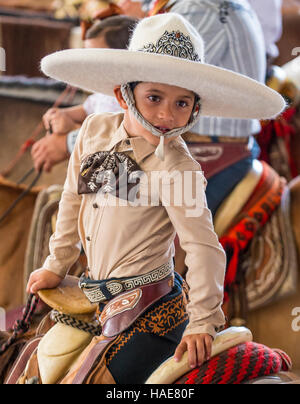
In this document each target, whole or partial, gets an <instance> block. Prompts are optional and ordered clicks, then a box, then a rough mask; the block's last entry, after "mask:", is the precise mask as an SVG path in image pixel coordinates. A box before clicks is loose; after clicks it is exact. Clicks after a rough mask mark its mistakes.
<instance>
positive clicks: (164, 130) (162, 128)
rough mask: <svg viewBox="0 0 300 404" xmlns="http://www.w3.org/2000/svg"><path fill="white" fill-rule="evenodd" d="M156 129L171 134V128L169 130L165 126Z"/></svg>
mask: <svg viewBox="0 0 300 404" xmlns="http://www.w3.org/2000/svg"><path fill="white" fill-rule="evenodd" d="M155 128H156V129H158V130H159V131H161V132H162V133H163V134H165V133H167V132H170V130H171V129H170V128H167V127H165V126H155Z"/></svg>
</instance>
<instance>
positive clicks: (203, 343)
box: [174, 334, 213, 369]
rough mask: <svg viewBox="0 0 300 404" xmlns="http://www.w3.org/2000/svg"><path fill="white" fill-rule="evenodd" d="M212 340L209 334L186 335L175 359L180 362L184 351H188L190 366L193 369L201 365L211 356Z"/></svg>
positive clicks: (176, 352)
mask: <svg viewBox="0 0 300 404" xmlns="http://www.w3.org/2000/svg"><path fill="white" fill-rule="evenodd" d="M212 341H213V339H212V337H211V336H210V335H209V334H191V335H186V336H185V337H183V338H182V340H181V342H180V344H179V345H178V347H177V349H176V351H175V355H174V360H175V361H176V362H180V360H181V358H182V355H183V354H184V352H185V351H188V358H189V359H188V360H189V366H190V367H191V368H192V369H193V368H195V367H197V366H201V365H202V364H203V363H204V362H205V361H207V360H209V359H210V357H211V348H212Z"/></svg>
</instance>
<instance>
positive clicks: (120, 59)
mask: <svg viewBox="0 0 300 404" xmlns="http://www.w3.org/2000/svg"><path fill="white" fill-rule="evenodd" d="M250 57H251V55H250ZM41 68H42V71H43V72H44V73H45V74H46V75H48V76H50V77H52V78H54V79H57V80H60V81H63V82H66V83H69V84H71V85H73V86H76V87H80V88H83V89H85V90H88V91H91V92H99V93H104V94H107V95H114V91H113V90H114V87H115V86H116V85H125V84H127V83H131V82H139V81H144V82H154V83H164V84H169V85H174V86H177V87H182V88H185V89H188V90H191V91H193V92H195V93H196V94H198V95H199V96H200V99H201V116H217V117H224V118H240V119H269V118H273V117H275V116H276V115H278V114H280V113H281V112H282V111H283V109H284V107H285V101H284V99H283V98H282V97H281V95H280V94H279V93H277V92H275V91H274V90H271V89H270V88H268V87H267V86H265V85H264V84H261V83H259V82H257V81H255V80H252V79H250V78H248V77H246V76H243V75H241V74H238V73H234V72H232V71H230V70H226V69H222V68H219V67H216V66H213V65H209V64H206V63H205V61H204V44H203V40H202V38H201V36H200V35H199V34H198V32H197V31H196V30H195V28H194V27H193V26H192V25H191V24H190V23H189V22H188V21H187V20H186V19H185V18H183V17H182V16H180V15H179V14H175V13H167V14H161V15H157V16H154V17H149V18H145V19H143V20H141V21H140V22H139V24H138V25H137V26H136V28H135V30H134V32H133V35H132V38H131V41H130V44H129V48H128V50H118V49H70V50H65V51H61V52H57V53H54V54H51V55H49V56H46V57H45V58H44V59H43V60H42V64H41ZM129 98H130V97H129ZM133 102H134V101H133ZM197 118H199V117H195V119H194V120H193V124H195V122H196V119H197ZM190 126H191V125H190ZM153 133H154V134H155V135H156V136H161V140H162V133H161V132H159V131H157V130H155V129H154V128H153ZM175 135H178V131H177V132H176V131H174V132H172V133H170V134H169V133H167V134H165V135H164V137H171V136H175ZM161 143H162V142H161ZM161 146H162V145H161Z"/></svg>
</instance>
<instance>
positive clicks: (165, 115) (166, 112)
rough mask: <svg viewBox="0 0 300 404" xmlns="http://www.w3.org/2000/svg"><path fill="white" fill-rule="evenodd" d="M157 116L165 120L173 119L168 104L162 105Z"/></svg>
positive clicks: (170, 120)
mask: <svg viewBox="0 0 300 404" xmlns="http://www.w3.org/2000/svg"><path fill="white" fill-rule="evenodd" d="M159 118H160V119H164V120H165V121H166V122H173V121H174V112H173V110H172V107H171V106H170V105H164V106H162V107H161V109H160V111H159Z"/></svg>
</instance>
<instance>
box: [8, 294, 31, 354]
mask: <svg viewBox="0 0 300 404" xmlns="http://www.w3.org/2000/svg"><path fill="white" fill-rule="evenodd" d="M38 302H39V298H38V297H37V296H35V295H34V294H30V295H29V298H28V300H27V303H26V306H25V308H24V311H23V317H22V319H21V320H17V321H16V322H15V324H14V326H13V333H12V335H11V337H10V338H9V339H8V340H7V341H6V342H5V343H4V344H3V345H2V346H1V348H0V356H1V355H3V354H4V353H5V352H6V351H7V350H8V348H10V347H11V346H12V345H13V343H14V342H16V340H17V339H18V337H20V336H22V335H23V334H25V333H26V332H27V331H28V330H29V328H30V325H31V321H32V317H33V315H34V313H35V310H36V306H37V304H38Z"/></svg>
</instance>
